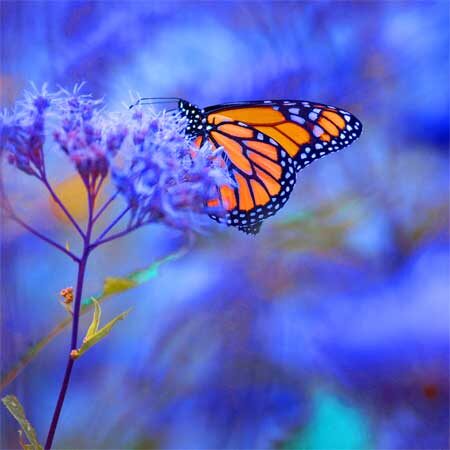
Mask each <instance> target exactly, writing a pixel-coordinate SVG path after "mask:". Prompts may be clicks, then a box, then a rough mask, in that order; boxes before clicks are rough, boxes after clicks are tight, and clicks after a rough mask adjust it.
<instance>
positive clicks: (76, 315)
mask: <svg viewBox="0 0 450 450" xmlns="http://www.w3.org/2000/svg"><path fill="white" fill-rule="evenodd" d="M86 189H87V193H88V202H89V218H88V225H87V230H86V235H84V234H83V242H84V250H83V255H82V256H81V259H80V261H79V264H78V276H77V285H76V291H75V302H74V308H73V320H72V338H71V342H70V350H69V357H68V360H67V365H66V370H65V372H64V378H63V382H62V385H61V389H60V391H59V395H58V400H57V402H56V407H55V410H54V412H53V418H52V421H51V424H50V428H49V431H48V435H47V440H46V443H45V450H50V449H51V448H52V444H53V438H54V437H55V432H56V427H57V426H58V420H59V416H60V414H61V410H62V407H63V405H64V400H65V398H66V393H67V388H68V387H69V382H70V377H71V374H72V368H73V365H74V362H75V360H74V359H73V358H72V357H71V352H72V351H73V350H76V349H77V347H78V342H77V341H78V324H79V322H80V310H81V298H82V293H83V283H84V275H85V272H86V265H87V261H88V258H89V255H90V252H91V248H90V241H91V234H92V228H93V211H94V207H95V193H93V192H92V190H91V189H90V188H89V186H88V185H86Z"/></svg>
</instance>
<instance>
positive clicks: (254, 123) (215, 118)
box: [196, 100, 362, 233]
mask: <svg viewBox="0 0 450 450" xmlns="http://www.w3.org/2000/svg"><path fill="white" fill-rule="evenodd" d="M205 114H206V134H205V135H204V136H205V137H206V138H207V139H208V140H209V141H210V142H211V143H212V145H213V146H214V147H215V148H217V147H223V149H224V155H225V156H224V162H225V163H226V164H227V166H228V169H229V172H230V176H231V178H232V179H233V180H234V181H235V187H234V188H231V187H229V186H218V191H217V198H215V199H213V200H211V201H210V202H209V203H208V204H209V206H218V205H219V204H220V205H222V206H223V207H224V208H225V209H226V211H228V215H227V216H226V219H225V220H226V222H227V223H228V224H229V225H233V226H237V227H239V229H240V230H243V231H245V232H247V233H257V232H258V231H259V227H260V225H261V222H262V221H263V220H264V219H265V218H267V217H269V216H271V215H273V214H275V213H276V212H277V211H278V210H279V209H280V208H281V207H282V206H283V205H284V203H285V202H286V201H287V199H288V198H289V195H290V193H291V191H292V188H293V185H294V184H295V178H296V177H295V169H296V170H297V171H298V170H300V169H302V168H303V167H305V166H307V165H308V164H310V163H311V162H312V161H314V160H315V159H319V158H321V157H322V156H324V155H326V154H328V153H331V152H335V151H337V150H340V149H342V148H344V147H346V146H347V145H349V144H350V143H351V142H352V141H354V140H355V139H357V138H358V137H359V135H360V134H361V131H362V125H361V122H360V121H359V120H358V119H357V118H356V117H355V116H353V115H352V114H350V113H349V112H347V111H344V110H342V109H339V108H335V107H333V106H326V105H323V104H320V103H314V102H304V101H291V100H274V101H272V100H268V101H261V102H244V103H238V104H231V103H230V104H226V105H217V106H211V107H208V108H206V109H205ZM205 137H203V136H202V137H200V138H197V140H196V141H197V142H196V143H197V144H198V145H201V143H202V142H203V140H204V139H205ZM211 217H213V218H214V219H216V220H218V221H220V220H221V219H220V218H218V217H216V216H211Z"/></svg>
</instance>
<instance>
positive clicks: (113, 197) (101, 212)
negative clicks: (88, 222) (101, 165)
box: [93, 191, 119, 223]
mask: <svg viewBox="0 0 450 450" xmlns="http://www.w3.org/2000/svg"><path fill="white" fill-rule="evenodd" d="M118 195H119V191H116V192H115V193H114V194H113V195H111V197H109V199H108V200H107V201H106V202H105V203H104V205H103V206H102V207H101V208H100V209H99V210H98V212H97V214H95V216H94V219H93V222H94V223H95V222H96V221H97V219H98V218H99V217H100V216H101V215H102V214H103V212H104V211H105V210H106V208H108V206H109V205H110V204H111V203H112V202H113V201H114V200H115V198H116V197H117V196H118Z"/></svg>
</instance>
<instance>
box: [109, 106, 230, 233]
mask: <svg viewBox="0 0 450 450" xmlns="http://www.w3.org/2000/svg"><path fill="white" fill-rule="evenodd" d="M128 129H129V130H130V139H129V141H128V142H127V143H126V144H125V145H124V148H123V150H122V153H121V156H122V157H123V159H120V161H119V162H120V165H119V164H117V165H115V166H114V167H113V170H112V175H113V179H114V181H115V183H116V185H117V188H118V190H119V192H120V193H121V194H123V196H124V197H125V199H126V201H127V203H128V205H129V207H130V210H131V213H132V221H133V223H136V224H141V223H148V222H156V221H164V222H165V223H167V224H169V225H171V226H174V227H176V228H187V227H190V226H192V225H193V224H195V223H196V222H195V218H196V215H197V214H198V213H200V214H201V213H214V214H220V213H222V212H223V211H220V209H219V208H217V207H214V208H212V207H209V206H207V204H208V201H209V200H212V199H213V198H215V197H217V186H218V185H222V184H230V183H231V180H230V179H229V178H228V176H227V173H226V172H225V171H224V170H223V169H222V168H220V166H219V164H220V161H221V158H220V157H219V156H220V152H217V151H213V149H212V148H211V146H210V145H209V144H205V145H204V146H203V147H202V148H200V149H199V148H197V147H194V146H193V144H192V143H191V142H190V141H188V140H187V139H186V137H185V134H184V129H185V123H184V121H183V120H182V119H180V118H179V117H178V116H177V115H173V114H168V113H161V114H159V115H156V114H154V113H153V112H152V111H148V110H143V109H139V110H135V111H134V113H133V114H132V116H131V117H130V120H129V125H128ZM193 219H194V220H193Z"/></svg>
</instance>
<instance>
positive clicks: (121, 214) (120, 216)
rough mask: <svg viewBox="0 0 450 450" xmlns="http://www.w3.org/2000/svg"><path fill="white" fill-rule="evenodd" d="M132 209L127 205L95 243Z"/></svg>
mask: <svg viewBox="0 0 450 450" xmlns="http://www.w3.org/2000/svg"><path fill="white" fill-rule="evenodd" d="M129 210H130V207H129V206H127V207H126V208H125V209H124V210H123V211H122V212H121V213H120V214H119V215H118V216H117V217H116V218H115V219H114V220H113V221H112V222H111V223H110V224H109V225H108V226H107V227H106V228H105V229H104V230H103V232H102V233H101V234H100V236H99V237H98V238H97V240H96V241H95V243H98V242H101V241H102V239H103V238H104V237H105V236H106V235H107V234H108V233H109V232H110V231H111V230H112V229H113V228H114V227H115V226H116V224H117V223H118V222H120V219H122V217H123V216H124V215H125V214H126V213H127V212H128V211H129Z"/></svg>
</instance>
